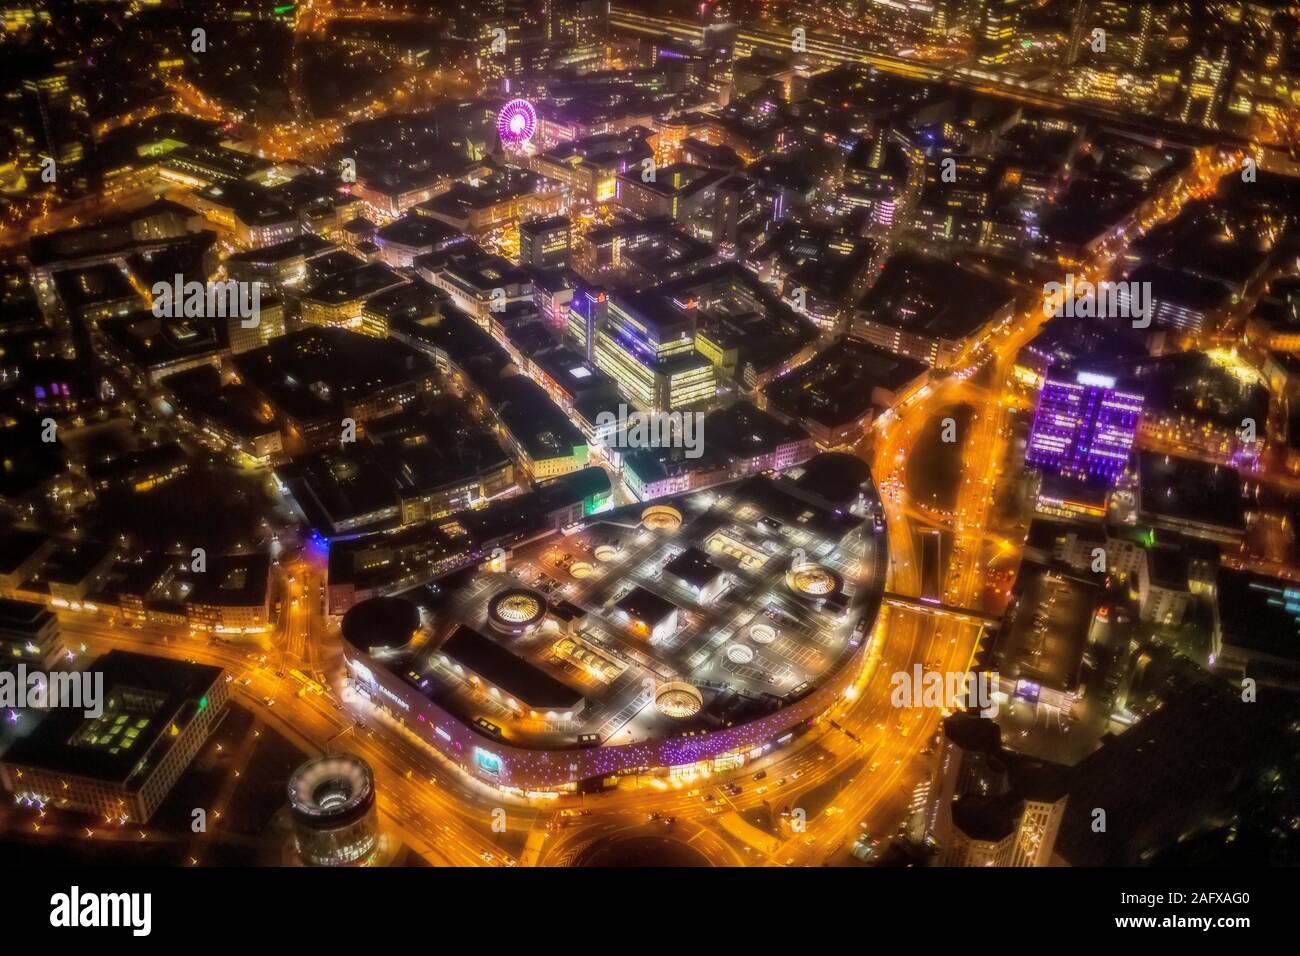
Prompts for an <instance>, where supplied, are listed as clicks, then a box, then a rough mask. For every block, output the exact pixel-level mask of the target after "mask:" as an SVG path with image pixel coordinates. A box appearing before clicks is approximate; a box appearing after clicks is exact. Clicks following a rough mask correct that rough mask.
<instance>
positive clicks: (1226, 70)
mask: <svg viewBox="0 0 1300 956" xmlns="http://www.w3.org/2000/svg"><path fill="white" fill-rule="evenodd" d="M1239 57H1240V55H1239V51H1238V50H1237V49H1236V48H1235V47H1233V46H1232V45H1231V44H1228V43H1213V44H1209V45H1207V46H1205V47H1203V48H1202V49H1200V50H1198V51H1197V52H1196V53H1195V54H1194V55H1193V56H1192V58H1191V60H1190V61H1189V62H1188V64H1187V67H1186V69H1185V70H1184V74H1183V83H1182V97H1183V100H1182V107H1181V109H1180V110H1179V113H1178V118H1179V119H1181V120H1182V121H1183V122H1184V123H1199V124H1200V125H1202V126H1214V125H1216V124H1217V123H1218V120H1219V117H1220V116H1222V115H1223V110H1224V109H1225V108H1226V106H1227V104H1228V98H1229V95H1230V94H1231V93H1232V87H1233V84H1234V83H1235V82H1236V79H1237V70H1238V68H1239V67H1240V59H1239Z"/></svg>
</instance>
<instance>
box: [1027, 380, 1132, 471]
mask: <svg viewBox="0 0 1300 956" xmlns="http://www.w3.org/2000/svg"><path fill="white" fill-rule="evenodd" d="M1141 417H1142V396H1141V395H1137V394H1134V393H1131V392H1122V391H1119V390H1118V389H1116V388H1115V380H1114V379H1113V378H1110V377H1108V376H1105V375H1096V374H1093V373H1091V372H1078V373H1076V374H1074V375H1073V376H1066V375H1061V374H1056V373H1053V374H1049V375H1048V376H1047V380H1046V381H1045V382H1044V383H1043V390H1042V392H1041V393H1040V395H1039V397H1038V410H1037V412H1035V414H1034V425H1033V429H1032V431H1031V432H1030V434H1029V448H1028V451H1027V452H1026V454H1025V461H1026V462H1028V463H1029V464H1031V465H1037V466H1039V467H1042V468H1047V469H1051V470H1052V471H1055V472H1057V473H1059V474H1063V475H1070V476H1073V477H1078V478H1104V479H1106V480H1109V481H1114V480H1115V479H1117V478H1118V477H1119V475H1120V473H1121V472H1122V471H1123V470H1124V466H1125V465H1126V464H1127V463H1128V458H1129V452H1130V450H1131V449H1132V447H1133V436H1134V434H1135V433H1136V432H1137V426H1138V421H1139V420H1140V419H1141Z"/></svg>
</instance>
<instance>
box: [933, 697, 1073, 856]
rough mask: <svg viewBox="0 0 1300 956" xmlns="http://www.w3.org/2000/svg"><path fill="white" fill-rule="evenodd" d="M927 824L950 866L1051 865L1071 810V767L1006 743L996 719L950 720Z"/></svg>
mask: <svg viewBox="0 0 1300 956" xmlns="http://www.w3.org/2000/svg"><path fill="white" fill-rule="evenodd" d="M936 756H937V763H936V765H935V769H934V773H933V775H932V778H931V781H930V791H929V793H930V796H929V805H928V810H927V813H926V820H925V832H926V836H927V838H928V839H930V840H931V841H933V842H934V843H936V844H938V846H939V848H940V853H939V862H940V864H941V865H943V866H1049V865H1051V861H1052V854H1053V852H1054V851H1055V849H1056V837H1057V834H1058V832H1059V831H1060V828H1061V821H1062V820H1063V819H1064V817H1065V806H1066V800H1067V793H1066V783H1067V779H1068V777H1067V771H1066V770H1065V769H1064V768H1063V767H1060V766H1058V765H1056V764H1049V763H1044V762H1043V761H1039V760H1033V759H1029V758H1025V757H1022V756H1020V755H1018V754H1014V753H1011V752H1009V751H1007V750H1004V749H1003V747H1002V735H1001V732H1000V731H999V729H998V726H997V724H995V723H994V722H993V721H992V720H989V719H987V718H984V717H979V716H976V715H975V714H971V713H959V714H953V715H952V716H950V717H948V718H946V719H945V720H944V722H943V742H942V744H941V745H940V749H939V752H938V754H937V755H936Z"/></svg>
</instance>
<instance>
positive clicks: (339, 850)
mask: <svg viewBox="0 0 1300 956" xmlns="http://www.w3.org/2000/svg"><path fill="white" fill-rule="evenodd" d="M289 813H290V816H291V817H292V818H293V839H294V845H295V847H297V850H298V856H299V858H300V859H301V860H302V862H303V863H304V864H305V865H307V866H367V865H369V864H371V863H373V862H374V860H375V858H376V854H377V853H378V851H379V818H378V811H377V810H376V809H375V775H374V772H373V771H372V770H371V769H370V766H369V765H368V764H367V763H366V762H365V761H364V760H362V759H361V758H360V757H354V756H352V755H351V754H331V755H327V756H324V757H317V758H316V759H315V760H309V761H308V762H307V763H305V764H303V765H302V766H301V767H299V768H298V769H297V770H295V771H294V773H293V776H292V777H291V778H290V779H289Z"/></svg>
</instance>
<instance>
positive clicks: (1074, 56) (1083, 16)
mask: <svg viewBox="0 0 1300 956" xmlns="http://www.w3.org/2000/svg"><path fill="white" fill-rule="evenodd" d="M1087 20H1088V0H1074V6H1073V8H1072V9H1071V10H1070V23H1069V31H1068V32H1067V34H1066V41H1065V65H1066V66H1067V67H1070V66H1074V64H1075V63H1077V62H1079V48H1080V47H1081V46H1082V45H1083V31H1084V27H1085V26H1087Z"/></svg>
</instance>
